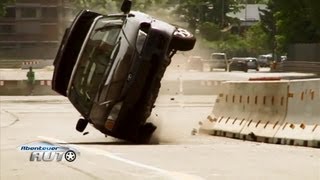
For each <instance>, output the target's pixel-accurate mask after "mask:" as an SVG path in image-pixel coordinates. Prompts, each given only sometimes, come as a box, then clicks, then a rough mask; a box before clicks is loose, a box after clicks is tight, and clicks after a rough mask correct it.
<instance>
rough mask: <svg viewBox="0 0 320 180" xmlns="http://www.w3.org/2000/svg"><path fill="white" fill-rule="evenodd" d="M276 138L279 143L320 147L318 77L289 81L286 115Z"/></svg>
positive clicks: (319, 91) (319, 89)
mask: <svg viewBox="0 0 320 180" xmlns="http://www.w3.org/2000/svg"><path fill="white" fill-rule="evenodd" d="M276 138H277V142H278V143H281V144H290V145H300V146H311V147H320V79H315V80H308V81H301V80H295V81H290V87H289V97H288V111H287V116H286V118H285V121H284V124H283V125H282V126H281V128H280V129H279V131H278V132H277V134H276Z"/></svg>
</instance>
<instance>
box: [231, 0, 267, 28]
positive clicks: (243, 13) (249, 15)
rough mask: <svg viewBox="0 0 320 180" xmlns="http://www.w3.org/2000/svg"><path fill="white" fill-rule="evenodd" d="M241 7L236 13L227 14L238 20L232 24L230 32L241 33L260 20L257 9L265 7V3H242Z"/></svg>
mask: <svg viewBox="0 0 320 180" xmlns="http://www.w3.org/2000/svg"><path fill="white" fill-rule="evenodd" d="M242 6H243V9H241V10H240V12H237V13H229V14H228V16H229V17H232V18H236V19H238V20H239V23H238V24H233V25H232V26H233V27H232V32H237V33H240V34H241V33H242V32H244V31H245V30H247V29H248V28H249V27H251V26H252V25H254V24H256V23H257V22H259V21H260V11H259V9H266V8H267V5H266V4H242Z"/></svg>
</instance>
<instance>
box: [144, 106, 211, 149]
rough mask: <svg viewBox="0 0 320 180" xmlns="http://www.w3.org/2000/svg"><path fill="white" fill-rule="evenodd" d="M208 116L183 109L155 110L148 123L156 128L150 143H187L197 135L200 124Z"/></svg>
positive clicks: (204, 112) (197, 111)
mask: <svg viewBox="0 0 320 180" xmlns="http://www.w3.org/2000/svg"><path fill="white" fill-rule="evenodd" d="M207 115H208V113H207V112H206V111H203V110H202V112H199V109H198V110H192V109H190V108H185V107H174V108H168V107H159V108H156V109H155V110H154V111H153V113H152V115H151V116H150V118H149V119H148V122H152V123H153V124H154V125H155V126H157V129H156V131H155V132H154V134H153V136H152V138H151V141H150V143H151V144H163V143H177V142H182V141H187V140H188V139H189V138H190V137H192V136H194V135H196V134H197V132H198V130H199V128H200V122H201V121H202V120H203V119H204V118H205V117H206V116H207Z"/></svg>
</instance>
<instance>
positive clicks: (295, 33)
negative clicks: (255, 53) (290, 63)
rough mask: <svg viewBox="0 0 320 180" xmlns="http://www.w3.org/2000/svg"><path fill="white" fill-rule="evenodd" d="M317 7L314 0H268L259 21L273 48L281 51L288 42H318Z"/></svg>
mask: <svg viewBox="0 0 320 180" xmlns="http://www.w3.org/2000/svg"><path fill="white" fill-rule="evenodd" d="M319 8H320V2H319V1H316V0H281V1H277V0H269V3H268V10H267V11H261V12H262V15H261V22H262V25H263V27H264V30H265V32H266V33H268V34H269V37H270V40H271V42H273V49H274V50H275V51H276V52H278V53H283V52H286V48H287V47H288V45H289V44H293V43H319V42H320V31H319V29H320V15H319V13H318V10H319ZM272 38H273V39H272Z"/></svg>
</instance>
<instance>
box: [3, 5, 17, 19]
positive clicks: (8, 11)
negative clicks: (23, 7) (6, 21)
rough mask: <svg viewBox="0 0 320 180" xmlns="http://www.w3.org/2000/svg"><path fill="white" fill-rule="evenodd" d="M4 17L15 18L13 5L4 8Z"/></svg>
mask: <svg viewBox="0 0 320 180" xmlns="http://www.w3.org/2000/svg"><path fill="white" fill-rule="evenodd" d="M4 17H8V18H15V17H16V8H15V7H7V8H6V10H5V15H4Z"/></svg>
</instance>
